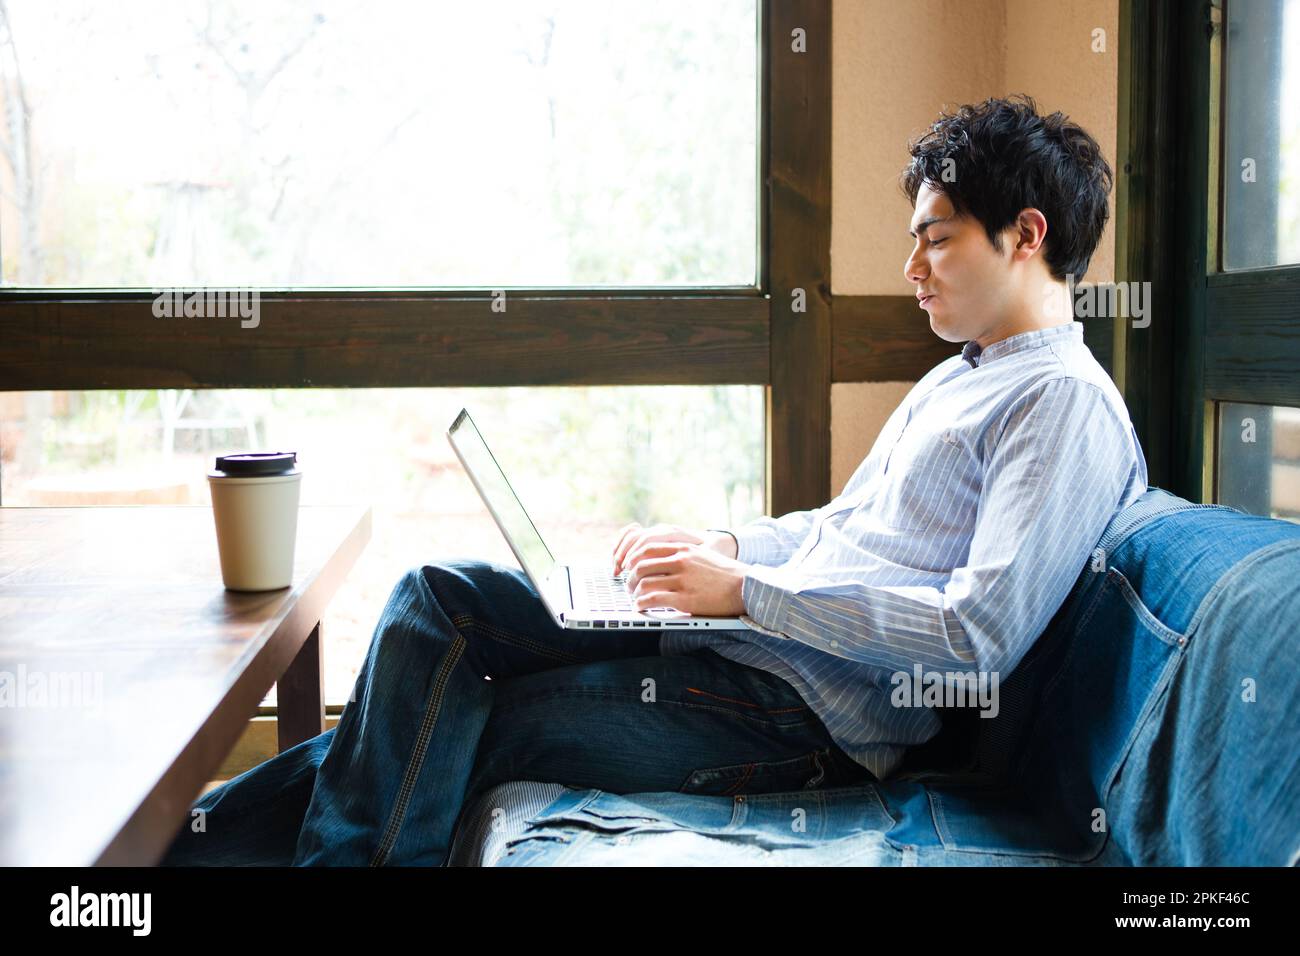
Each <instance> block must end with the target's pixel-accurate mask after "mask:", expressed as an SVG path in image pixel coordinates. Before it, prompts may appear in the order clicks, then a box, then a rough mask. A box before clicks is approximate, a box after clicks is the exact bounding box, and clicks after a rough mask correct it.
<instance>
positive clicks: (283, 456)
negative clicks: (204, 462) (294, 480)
mask: <svg viewBox="0 0 1300 956" xmlns="http://www.w3.org/2000/svg"><path fill="white" fill-rule="evenodd" d="M297 463H298V453H297V452H296V451H263V452H247V453H245V454H242V455H220V456H218V458H217V471H224V472H225V473H226V474H227V475H234V476H238V477H243V478H260V477H263V476H265V475H282V474H284V473H285V472H288V471H293V467H294V465H296V464H297Z"/></svg>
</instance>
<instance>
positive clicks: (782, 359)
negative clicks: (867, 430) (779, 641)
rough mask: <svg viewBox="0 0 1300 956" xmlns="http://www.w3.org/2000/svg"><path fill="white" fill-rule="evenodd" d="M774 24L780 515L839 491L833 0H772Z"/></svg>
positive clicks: (773, 255)
mask: <svg viewBox="0 0 1300 956" xmlns="http://www.w3.org/2000/svg"><path fill="white" fill-rule="evenodd" d="M766 30H767V33H766V42H765V53H766V55H765V57H764V66H765V70H766V84H765V86H766V99H767V103H768V109H767V111H766V112H767V115H768V122H769V125H768V130H767V136H766V138H765V145H766V149H767V164H766V165H767V176H766V187H767V207H768V212H769V215H768V216H767V219H766V236H765V248H766V249H767V250H768V273H767V274H768V283H769V284H768V289H769V291H770V293H771V372H770V380H771V385H772V388H771V392H770V400H769V402H768V441H767V448H768V462H769V468H768V472H769V480H768V509H769V511H770V513H771V514H776V515H779V514H784V513H786V512H789V511H796V510H802V509H807V508H814V507H818V506H820V505H823V504H825V503H826V502H827V501H829V500H830V498H831V405H830V385H831V297H830V247H831V5H830V4H829V3H826V2H824V0H771V2H770V3H768V4H767V22H766ZM796 34H798V35H797V36H796ZM773 462H775V463H777V464H776V466H775V467H773V466H772V463H773Z"/></svg>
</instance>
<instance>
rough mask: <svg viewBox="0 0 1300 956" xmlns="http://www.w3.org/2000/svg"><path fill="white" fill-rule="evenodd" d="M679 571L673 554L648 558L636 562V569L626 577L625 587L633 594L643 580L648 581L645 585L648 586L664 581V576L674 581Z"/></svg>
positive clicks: (678, 565)
mask: <svg viewBox="0 0 1300 956" xmlns="http://www.w3.org/2000/svg"><path fill="white" fill-rule="evenodd" d="M680 572H681V565H680V564H679V563H678V562H677V559H676V558H675V557H673V556H669V557H666V558H649V559H647V560H644V561H640V562H638V563H637V564H636V570H635V571H633V572H632V574H631V575H630V576H629V577H628V579H627V587H628V590H630V591H631V592H632V593H633V594H635V593H636V591H637V588H639V587H641V585H642V583H643V582H649V584H648V585H647V586H649V587H658V586H659V585H660V584H663V583H664V580H665V576H670V577H672V579H673V580H674V581H676V576H677V575H678V574H679V573H680Z"/></svg>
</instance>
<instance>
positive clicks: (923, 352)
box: [831, 295, 961, 382]
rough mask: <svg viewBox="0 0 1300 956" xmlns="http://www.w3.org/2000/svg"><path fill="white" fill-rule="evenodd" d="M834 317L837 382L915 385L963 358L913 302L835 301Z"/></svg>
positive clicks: (897, 298)
mask: <svg viewBox="0 0 1300 956" xmlns="http://www.w3.org/2000/svg"><path fill="white" fill-rule="evenodd" d="M831 315H832V322H831V327H832V329H833V335H832V357H833V368H832V375H831V377H832V379H833V380H834V381H836V382H914V381H916V380H917V379H919V378H920V377H921V376H922V375H924V374H925V373H926V372H928V371H930V369H932V368H934V367H935V366H936V365H938V364H939V363H940V362H942V361H943V360H944V359H946V358H949V357H951V356H953V355H956V354H958V353H959V352H961V346H960V345H954V344H953V343H952V342H945V341H944V340H943V339H941V338H939V336H937V335H935V334H934V332H933V331H932V330H931V328H930V321H929V317H928V316H927V315H926V313H925V311H924V310H923V309H922V308H921V307H920V306H919V305H918V304H917V301H916V297H915V296H911V295H837V296H834V297H833V298H832V299H831Z"/></svg>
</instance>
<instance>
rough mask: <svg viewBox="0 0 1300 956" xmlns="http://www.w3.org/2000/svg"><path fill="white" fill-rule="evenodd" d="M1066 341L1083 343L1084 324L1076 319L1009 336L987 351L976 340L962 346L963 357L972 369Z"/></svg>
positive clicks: (995, 343)
mask: <svg viewBox="0 0 1300 956" xmlns="http://www.w3.org/2000/svg"><path fill="white" fill-rule="evenodd" d="M1064 341H1076V342H1082V341H1083V323H1082V322H1080V321H1079V320H1078V319H1074V320H1072V321H1070V322H1067V323H1065V324H1063V325H1053V326H1051V327H1050V328H1046V329H1033V330H1031V331H1029V332H1021V333H1020V334H1018V335H1009V336H1007V337H1006V338H1005V339H999V340H998V341H996V342H994V343H993V344H992V345H990V346H989V347H988V348H986V349H982V348H980V345H979V343H978V342H976V341H975V340H974V339H971V341H969V342H967V343H966V344H965V345H963V346H962V349H961V357H962V358H963V359H964V360H965V361H966V362H967V363H969V364H970V367H971V368H975V367H976V366H977V365H984V364H987V363H988V362H992V361H993V360H994V359H999V358H1002V356H1004V355H1012V354H1014V353H1016V352H1023V351H1025V350H1027V349H1036V348H1039V347H1040V346H1043V345H1052V344H1055V343H1057V342H1064Z"/></svg>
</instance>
